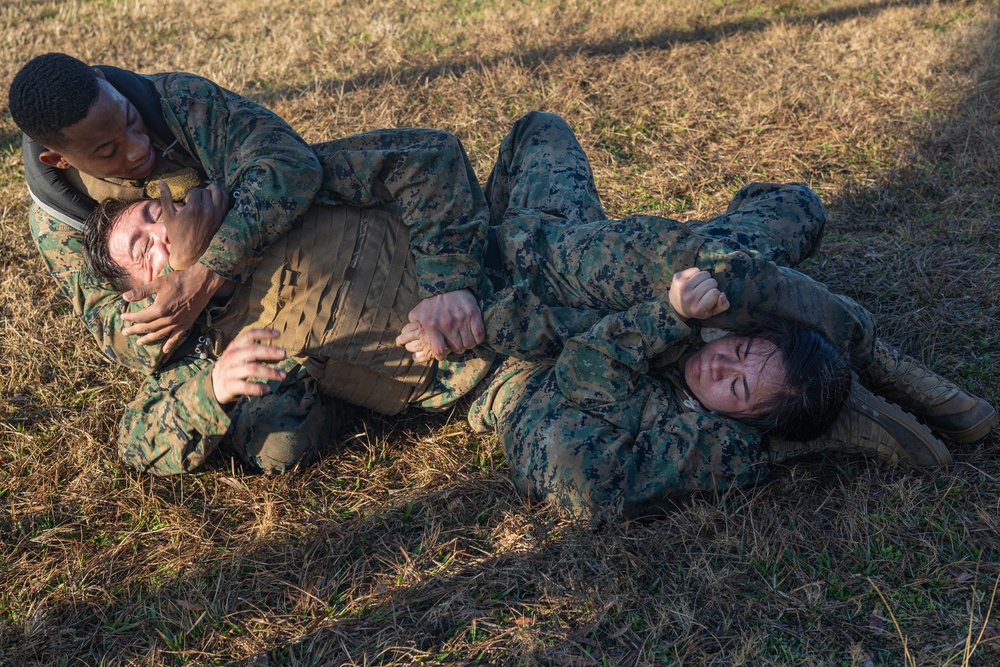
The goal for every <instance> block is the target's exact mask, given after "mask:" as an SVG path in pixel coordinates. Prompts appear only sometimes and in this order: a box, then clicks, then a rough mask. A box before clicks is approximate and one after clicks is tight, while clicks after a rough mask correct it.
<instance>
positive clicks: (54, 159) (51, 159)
mask: <svg viewBox="0 0 1000 667" xmlns="http://www.w3.org/2000/svg"><path fill="white" fill-rule="evenodd" d="M38 159H39V160H40V161H41V162H43V163H45V164H47V165H49V166H50V167H55V168H56V169H69V168H70V167H71V166H72V165H71V164H70V163H69V162H67V161H66V158H64V157H63V156H62V154H61V153H57V152H55V151H42V152H41V153H39V155H38Z"/></svg>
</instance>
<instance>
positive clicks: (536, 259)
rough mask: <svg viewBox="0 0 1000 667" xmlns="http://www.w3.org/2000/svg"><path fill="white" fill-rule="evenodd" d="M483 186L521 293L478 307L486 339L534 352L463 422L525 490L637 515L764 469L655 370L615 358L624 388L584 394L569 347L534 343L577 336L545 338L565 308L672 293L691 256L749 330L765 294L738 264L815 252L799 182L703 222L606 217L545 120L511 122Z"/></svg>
mask: <svg viewBox="0 0 1000 667" xmlns="http://www.w3.org/2000/svg"><path fill="white" fill-rule="evenodd" d="M486 195H487V199H488V200H489V202H490V205H491V222H492V223H493V225H494V233H495V236H494V238H495V240H496V242H497V243H498V245H499V248H500V255H501V256H502V257H503V267H502V269H500V270H499V271H495V272H494V278H495V283H497V284H498V286H500V285H503V284H506V285H508V286H514V287H513V288H509V289H506V290H505V289H501V290H500V291H499V292H498V293H497V295H496V296H495V298H494V299H493V300H491V301H488V302H487V304H486V316H487V322H488V330H489V333H488V339H489V340H491V341H501V342H503V343H505V344H504V345H500V346H499V348H500V349H499V350H498V351H502V352H505V353H507V354H513V355H514V356H520V357H522V358H527V359H533V360H535V361H532V360H518V359H510V360H508V361H507V362H505V363H504V364H503V365H502V366H501V367H500V368H498V369H497V370H496V371H495V372H494V373H493V375H492V376H491V377H490V378H489V379H488V381H487V383H486V386H485V391H484V393H483V394H482V395H481V397H480V398H479V399H478V400H477V401H476V403H475V404H474V405H473V407H472V409H471V410H470V413H469V420H470V423H472V424H473V426H475V427H477V428H480V429H483V430H485V429H487V428H495V429H496V430H497V431H498V433H499V435H500V437H501V441H502V442H503V445H504V449H505V452H506V455H507V459H508V462H509V464H510V466H511V469H512V472H513V477H514V480H515V483H516V485H517V486H518V488H519V489H520V490H521V491H522V492H525V493H527V494H529V495H531V496H533V497H536V498H539V497H542V498H549V499H551V500H554V501H556V503H557V504H559V505H561V506H564V507H566V508H568V509H569V510H570V511H572V512H573V513H577V514H580V513H582V514H590V513H591V512H593V511H594V510H595V509H598V508H600V509H603V510H607V511H611V512H613V513H616V512H624V513H625V514H626V515H637V514H642V513H645V512H647V511H650V510H651V509H654V508H656V507H657V505H658V503H660V502H661V501H663V500H665V499H667V498H669V497H670V496H671V495H675V494H678V493H683V492H690V491H696V490H716V489H724V488H728V487H731V486H739V485H744V484H750V483H754V482H756V481H758V480H759V479H760V478H761V477H762V476H763V475H765V474H766V472H767V466H766V461H767V456H766V453H765V452H763V451H762V450H761V449H760V447H759V444H760V439H761V436H760V435H759V434H757V433H755V432H753V431H752V430H751V429H749V428H748V427H745V426H744V425H742V424H740V423H739V422H736V421H734V420H732V419H728V418H724V417H720V416H718V415H715V414H712V413H706V412H692V411H686V410H685V409H684V407H683V405H682V397H681V396H679V395H678V392H677V391H676V390H675V387H674V386H672V385H671V383H670V382H668V381H666V380H664V379H661V378H658V377H654V376H652V375H639V376H638V377H636V376H635V373H633V372H632V370H631V369H621V368H615V367H611V368H608V369H603V373H604V374H603V376H602V379H603V380H604V381H607V380H608V377H611V376H613V375H614V374H615V373H618V372H620V373H622V377H621V383H622V384H623V385H624V384H626V383H627V384H628V387H629V389H630V393H629V395H628V396H627V397H626V398H624V400H614V401H611V402H607V401H600V400H593V399H591V398H588V390H587V381H586V378H587V377H593V376H594V369H593V368H592V367H590V368H587V369H585V370H583V368H582V366H580V364H581V363H583V364H584V365H590V366H592V364H591V362H592V361H593V360H591V359H586V360H582V361H581V360H580V359H576V360H574V357H573V356H572V355H571V354H570V353H569V351H566V352H564V353H562V354H561V355H560V356H559V357H558V361H557V362H556V363H555V364H553V363H552V362H545V361H537V359H539V357H540V356H541V355H539V354H537V352H538V348H539V346H538V344H537V342H538V339H539V338H545V339H546V340H549V341H552V340H555V341H556V343H555V344H554V345H552V346H549V347H548V348H545V347H544V346H541V347H542V348H543V349H544V351H545V353H546V354H552V356H555V355H556V354H559V352H558V349H559V347H560V346H561V345H562V343H564V342H565V339H566V338H567V336H570V335H573V334H575V333H581V332H582V331H581V329H580V328H575V330H574V327H581V326H582V327H586V326H588V325H589V324H593V323H594V322H595V317H596V316H591V317H590V318H588V317H586V316H578V317H577V319H576V321H575V324H571V325H569V326H568V327H564V328H563V330H560V331H556V332H550V331H543V332H541V333H540V332H539V331H538V330H537V327H539V326H543V325H542V324H539V322H540V321H543V320H540V319H539V317H538V314H539V312H544V313H551V312H557V313H558V312H564V311H565V309H561V308H560V307H566V306H568V307H572V308H583V309H602V310H603V311H604V312H607V311H609V310H610V311H626V310H627V309H629V308H630V307H632V306H636V305H637V304H642V303H644V302H650V301H655V300H658V299H663V300H665V297H666V293H667V290H668V289H669V285H670V280H671V278H672V276H673V274H674V272H675V271H679V270H681V269H683V268H687V267H690V266H696V265H697V266H701V267H702V268H706V269H709V270H711V271H712V272H713V274H715V275H716V277H717V279H718V280H719V282H720V287H725V291H726V292H727V294H731V296H730V298H731V301H732V302H733V307H732V308H731V310H732V311H733V312H732V313H730V314H729V315H728V317H722V318H719V319H720V322H719V323H718V325H722V326H725V325H729V326H730V327H732V326H741V325H745V324H748V323H750V322H752V318H753V315H754V313H753V308H754V307H755V306H756V305H757V302H759V301H760V300H761V299H760V296H759V294H758V293H759V292H761V290H760V289H759V287H758V286H756V285H754V284H753V279H754V278H756V277H758V273H754V271H751V270H746V269H745V267H746V266H755V264H754V263H753V262H751V261H749V260H748V259H746V258H750V259H754V260H761V259H764V260H770V262H774V263H779V264H784V265H794V264H797V263H798V262H799V261H801V260H802V259H804V258H806V257H808V256H809V255H811V254H812V253H813V252H814V251H815V249H816V247H817V246H818V244H819V241H820V238H821V236H822V230H823V223H824V221H825V218H826V214H825V210H824V209H823V206H822V204H821V203H820V201H819V199H818V197H816V195H815V194H814V193H812V192H811V191H810V190H809V189H808V188H806V187H805V186H803V185H798V184H792V185H778V184H770V183H754V184H751V185H748V186H746V187H744V188H743V189H741V190H740V192H739V193H738V194H737V195H736V197H735V198H734V200H733V202H732V203H731V204H730V206H729V208H728V210H727V211H726V213H725V214H723V215H720V216H718V217H716V218H713V219H711V220H708V221H705V222H696V223H691V224H690V225H683V224H681V223H678V222H676V221H674V220H669V219H666V218H659V217H654V216H632V217H629V218H626V219H624V220H620V221H614V220H606V219H604V213H603V209H602V207H601V205H600V202H599V200H598V197H597V193H596V188H595V187H594V183H593V177H592V175H591V170H590V166H589V164H588V162H587V159H586V156H585V155H584V153H583V150H582V148H581V147H580V146H579V144H578V143H577V142H576V140H575V138H574V137H573V135H572V132H571V130H570V129H569V127H568V126H567V125H566V123H565V121H563V120H562V119H561V118H559V117H557V116H553V115H550V114H542V113H532V114H529V115H528V116H526V117H524V118H522V119H521V120H519V121H518V122H517V123H516V124H515V125H514V128H513V129H512V131H511V133H510V134H509V135H508V136H507V137H506V138H505V139H504V141H503V143H502V145H501V147H500V156H499V159H498V161H497V164H496V166H495V168H494V170H493V172H492V174H491V175H490V178H489V181H488V182H487V186H486ZM762 263H763V262H760V261H757V262H756V264H762ZM770 270H771V271H777V270H778V269H777V268H776V267H772V268H771V269H770ZM525 285H527V286H528V290H527V291H528V292H530V294H531V295H533V296H534V297H537V298H535V299H534V300H533V299H527V300H525V299H524V298H523V296H524V294H525V293H526V292H525V290H523V289H522V290H520V291H519V290H517V289H516V288H517V286H521V287H524V286H525ZM806 293H808V290H806ZM744 297H746V298H744ZM539 301H540V302H542V304H541V307H539ZM774 301H775V303H779V302H780V300H779V299H775V300H774ZM793 305H794V304H793ZM550 307H551V309H550V310H547V309H548V308H550ZM782 307H783V306H782ZM584 312H585V311H584ZM611 317H615V315H612V316H611ZM555 319H556V320H558V321H559V322H561V323H565V322H568V321H571V319H570V318H560V317H556V318H555ZM567 329H568V330H567ZM696 344H697V343H696ZM533 348H534V349H533ZM519 352H521V353H520V354H519ZM577 370H581V371H582V372H579V373H578V372H577ZM597 375H601V371H599V372H597ZM613 381H616V380H613Z"/></svg>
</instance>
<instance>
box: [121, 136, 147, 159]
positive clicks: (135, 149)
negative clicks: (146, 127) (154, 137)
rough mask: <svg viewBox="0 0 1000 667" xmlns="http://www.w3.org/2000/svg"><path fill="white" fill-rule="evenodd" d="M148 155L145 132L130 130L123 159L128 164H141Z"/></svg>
mask: <svg viewBox="0 0 1000 667" xmlns="http://www.w3.org/2000/svg"><path fill="white" fill-rule="evenodd" d="M148 155H149V135H148V134H146V133H145V132H136V131H134V130H130V131H129V133H128V144H127V145H126V146H125V157H126V158H128V161H129V162H142V161H143V160H145V159H146V157H147V156H148Z"/></svg>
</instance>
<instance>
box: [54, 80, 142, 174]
mask: <svg viewBox="0 0 1000 667" xmlns="http://www.w3.org/2000/svg"><path fill="white" fill-rule="evenodd" d="M98 86H99V89H100V92H99V93H98V95H97V101H96V102H94V104H93V106H91V107H90V111H89V112H88V113H87V116H86V117H85V118H84V119H83V120H81V121H80V122H78V123H76V124H75V125H70V126H69V127H68V128H66V129H65V130H63V138H64V144H65V145H63V146H62V147H60V148H59V149H58V150H48V151H45V152H43V153H42V154H41V156H40V159H41V160H42V162H44V163H45V164H49V165H52V166H53V167H58V168H59V169H66V168H67V167H76V168H77V169H79V170H80V171H82V172H83V173H85V174H90V175H91V176H95V177H97V178H129V179H142V178H145V177H147V176H149V175H150V174H151V173H152V172H153V169H154V168H155V167H156V150H155V149H154V147H153V141H152V139H151V138H150V136H149V131H148V130H147V129H146V123H145V122H144V121H143V120H142V116H140V115H139V111H138V110H137V109H136V108H135V107H134V106H132V103H131V102H129V101H128V100H127V99H125V97H124V96H123V95H122V94H121V93H119V92H118V91H117V90H115V89H114V87H112V85H111V84H110V83H108V82H107V81H105V80H104V79H100V80H99V81H98Z"/></svg>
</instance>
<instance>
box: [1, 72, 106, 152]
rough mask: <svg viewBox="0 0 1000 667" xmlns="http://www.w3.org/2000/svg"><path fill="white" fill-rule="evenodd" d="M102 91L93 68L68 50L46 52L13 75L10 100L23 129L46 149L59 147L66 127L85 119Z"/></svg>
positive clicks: (8, 97) (17, 120) (12, 114)
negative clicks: (65, 51)
mask: <svg viewBox="0 0 1000 667" xmlns="http://www.w3.org/2000/svg"><path fill="white" fill-rule="evenodd" d="M99 94H100V86H99V85H98V77H97V74H96V73H95V72H94V70H93V68H91V67H90V66H89V65H87V64H86V63H85V62H83V61H80V60H77V59H76V58H74V57H72V56H67V55H66V54H65V53H45V54H43V55H40V56H37V57H35V58H32V59H31V60H29V61H28V63H27V64H26V65H25V66H24V67H22V68H21V70H20V71H19V72H18V73H17V74H16V75H15V76H14V80H13V81H12V82H11V84H10V90H9V91H8V93H7V101H8V104H9V107H10V115H11V117H12V118H13V119H14V122H15V123H17V126H18V127H19V128H21V131H22V132H24V133H25V134H27V135H28V136H29V137H31V138H32V139H34V140H35V141H37V142H38V143H40V144H41V145H43V146H45V147H46V148H52V149H58V148H60V147H62V145H63V142H64V138H63V134H62V132H63V130H65V129H66V128H67V127H70V126H71V125H75V124H77V123H79V122H80V121H81V120H83V119H84V118H86V117H87V114H88V113H89V112H90V108H91V107H92V106H94V103H95V102H97V97H98V95H99Z"/></svg>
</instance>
